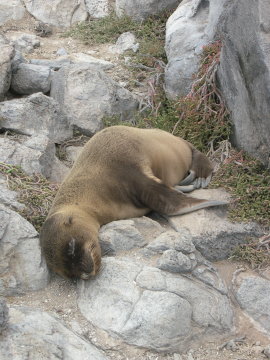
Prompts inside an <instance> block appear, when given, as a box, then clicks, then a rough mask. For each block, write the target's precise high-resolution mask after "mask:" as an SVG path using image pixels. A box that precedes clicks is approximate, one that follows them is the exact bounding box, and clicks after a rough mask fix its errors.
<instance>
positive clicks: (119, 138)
mask: <svg viewBox="0 0 270 360" xmlns="http://www.w3.org/2000/svg"><path fill="white" fill-rule="evenodd" d="M189 170H193V171H194V172H195V173H196V177H201V178H207V177H208V176H209V175H211V173H212V165H211V163H210V161H209V160H208V159H207V158H206V157H205V155H203V154H202V153H200V152H199V151H198V150H196V149H195V148H194V147H193V146H192V145H191V144H189V143H188V142H186V141H185V140H183V139H181V138H178V137H175V136H173V135H171V134H169V133H167V132H165V131H162V130H158V129H138V128H131V127H125V126H114V127H110V128H107V129H104V130H102V131H100V132H99V133H97V134H96V135H95V136H93V137H92V138H91V139H90V140H89V142H88V143H87V144H86V145H85V146H84V149H83V150H82V152H81V154H80V156H79V157H78V159H77V160H76V162H75V164H74V166H73V167H72V169H71V171H70V173H69V175H68V176H67V177H66V179H65V180H64V182H63V183H62V185H61V187H60V189H59V191H58V193H57V195H56V198H55V200H54V202H53V205H52V208H51V210H50V212H49V214H48V217H47V219H46V221H45V223H44V225H43V228H42V231H41V237H40V239H41V246H42V249H43V253H44V255H45V258H46V260H47V263H48V265H49V267H51V268H52V269H53V270H54V271H56V272H57V273H59V274H60V275H63V276H66V277H80V278H83V279H87V278H89V276H90V275H94V274H96V273H97V272H98V269H99V267H100V258H101V250H100V246H99V242H98V231H99V228H100V226H101V225H104V224H106V223H108V222H111V221H114V220H118V219H125V218H130V217H137V216H142V215H145V214H147V213H148V212H149V211H150V210H155V211H157V212H160V213H163V214H168V215H175V214H177V213H186V212H190V211H193V210H196V209H197V208H201V207H206V206H212V205H217V204H213V203H210V202H208V205H204V203H206V202H207V201H205V200H200V199H195V198H191V197H188V196H186V195H183V194H182V193H180V192H177V191H176V190H175V189H174V188H173V186H175V185H177V184H179V183H180V182H181V181H182V180H183V179H184V178H185V177H186V175H187V174H188V172H189ZM198 204H199V207H198ZM202 204H203V205H202ZM193 207H194V208H193ZM189 209H191V210H189Z"/></svg>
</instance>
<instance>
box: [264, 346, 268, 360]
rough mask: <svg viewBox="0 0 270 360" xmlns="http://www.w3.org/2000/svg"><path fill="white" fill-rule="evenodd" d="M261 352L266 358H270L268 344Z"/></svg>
mask: <svg viewBox="0 0 270 360" xmlns="http://www.w3.org/2000/svg"><path fill="white" fill-rule="evenodd" d="M263 353H264V355H265V356H266V357H267V359H270V345H268V346H266V347H265V348H264V349H263Z"/></svg>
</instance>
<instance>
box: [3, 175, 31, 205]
mask: <svg viewBox="0 0 270 360" xmlns="http://www.w3.org/2000/svg"><path fill="white" fill-rule="evenodd" d="M17 197H18V194H17V193H16V191H12V190H10V189H8V187H7V181H6V179H5V177H4V176H3V177H2V176H1V177H0V204H2V205H6V206H8V207H9V208H11V209H13V210H22V209H23V208H24V207H25V206H24V205H23V204H21V203H19V202H18V199H17Z"/></svg>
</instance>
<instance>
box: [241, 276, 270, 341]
mask: <svg viewBox="0 0 270 360" xmlns="http://www.w3.org/2000/svg"><path fill="white" fill-rule="evenodd" d="M237 283H238V284H237V285H235V297H236V300H237V301H238V303H239V305H240V306H241V308H242V309H243V310H244V311H245V312H246V313H247V314H248V315H249V316H250V317H251V318H252V319H253V320H255V321H256V322H258V324H259V326H260V327H262V328H263V329H264V330H265V331H266V332H267V334H268V335H270V303H269V297H270V281H269V280H266V279H263V278H261V277H259V276H248V275H245V274H244V273H243V275H242V274H240V276H238V278H237Z"/></svg>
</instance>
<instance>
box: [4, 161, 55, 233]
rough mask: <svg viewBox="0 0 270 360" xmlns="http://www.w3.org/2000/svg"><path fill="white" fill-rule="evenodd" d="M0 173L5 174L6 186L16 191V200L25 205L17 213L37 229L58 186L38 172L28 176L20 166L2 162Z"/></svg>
mask: <svg viewBox="0 0 270 360" xmlns="http://www.w3.org/2000/svg"><path fill="white" fill-rule="evenodd" d="M0 174H2V175H3V176H5V178H6V181H7V185H8V188H9V189H10V190H14V191H16V192H18V194H19V196H18V201H19V202H21V203H23V204H25V206H26V207H25V208H24V209H23V210H21V211H20V212H19V213H20V214H21V215H22V216H23V217H24V218H26V219H27V220H28V221H29V222H30V223H31V224H32V225H33V226H34V227H35V228H36V230H37V231H39V229H40V228H41V226H42V224H43V222H44V220H45V218H46V216H47V213H48V211H49V209H50V207H51V205H52V202H53V199H54V197H55V195H56V192H57V190H58V187H59V186H58V185H56V184H52V183H50V182H49V181H48V180H46V179H45V178H44V177H43V176H41V175H40V174H35V175H31V176H29V175H27V174H25V172H24V171H22V169H21V168H20V167H18V166H13V165H8V164H5V163H2V162H0Z"/></svg>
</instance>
